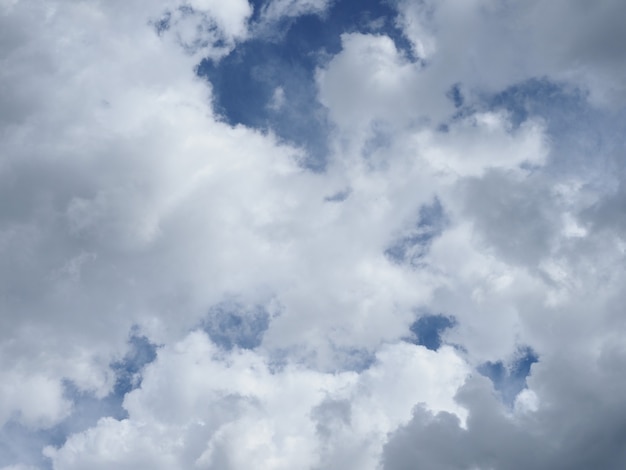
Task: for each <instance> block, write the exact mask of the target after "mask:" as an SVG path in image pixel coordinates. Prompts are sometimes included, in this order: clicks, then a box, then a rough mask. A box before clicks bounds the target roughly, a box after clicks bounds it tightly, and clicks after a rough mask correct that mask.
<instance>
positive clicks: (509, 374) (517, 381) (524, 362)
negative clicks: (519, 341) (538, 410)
mask: <svg viewBox="0 0 626 470" xmlns="http://www.w3.org/2000/svg"><path fill="white" fill-rule="evenodd" d="M536 362H539V357H538V356H537V354H536V353H535V352H534V351H533V350H532V349H531V348H529V347H524V348H520V349H519V351H518V354H517V355H516V358H515V360H514V361H513V362H512V363H511V364H510V365H508V366H507V365H506V364H505V363H504V362H503V361H497V362H485V363H484V364H482V365H481V366H479V367H478V372H480V373H481V374H482V375H484V376H485V377H488V378H489V379H491V381H492V383H493V386H494V388H495V389H496V391H498V393H499V394H500V397H501V399H502V401H503V402H504V403H505V404H507V405H508V406H513V404H514V402H515V398H516V397H517V395H518V394H519V393H520V392H521V391H522V390H524V389H525V388H526V386H527V385H526V378H527V377H528V375H529V374H530V370H531V366H532V365H533V364H534V363H536Z"/></svg>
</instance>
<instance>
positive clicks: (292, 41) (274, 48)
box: [197, 0, 414, 171]
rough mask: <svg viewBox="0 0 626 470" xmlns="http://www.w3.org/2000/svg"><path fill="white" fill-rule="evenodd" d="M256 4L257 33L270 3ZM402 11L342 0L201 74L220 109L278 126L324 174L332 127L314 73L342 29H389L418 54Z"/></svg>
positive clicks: (228, 115) (235, 118)
mask: <svg viewBox="0 0 626 470" xmlns="http://www.w3.org/2000/svg"><path fill="white" fill-rule="evenodd" d="M252 4H253V6H254V14H253V16H252V18H251V20H250V21H251V29H252V31H255V25H257V26H258V23H259V21H260V19H261V16H262V15H261V11H262V9H263V8H264V7H265V6H266V5H267V1H253V2H252ZM396 14H397V13H396V11H395V10H394V8H393V6H392V4H391V3H390V2H387V1H383V0H362V1H359V2H355V1H350V0H336V1H334V2H332V3H331V4H330V7H329V9H328V11H327V12H325V13H324V14H323V15H317V14H305V15H302V16H299V17H296V18H292V17H289V18H283V19H282V20H281V21H278V22H277V23H276V24H274V25H272V28H273V31H272V33H271V34H267V33H263V32H261V33H259V34H255V35H253V37H252V39H250V40H248V41H245V42H242V43H240V44H238V45H237V47H236V48H235V49H234V50H233V51H232V52H231V54H229V55H228V56H227V57H225V58H223V59H222V60H220V61H219V62H214V61H212V60H209V59H207V60H204V61H203V62H202V63H200V64H199V66H198V68H197V73H198V75H200V76H201V77H205V78H206V79H207V80H209V81H210V82H211V83H212V85H213V94H214V101H215V102H214V105H215V108H216V110H217V111H218V113H220V114H221V115H223V117H224V119H225V120H226V121H227V122H229V123H230V124H232V125H235V124H243V125H246V126H249V127H254V128H259V129H262V130H264V131H267V130H270V129H271V130H272V132H274V133H275V134H276V135H277V136H278V137H279V138H281V139H283V140H284V141H287V142H290V143H293V144H296V145H298V146H300V147H302V148H303V149H305V151H306V152H307V155H308V157H307V158H306V159H305V161H304V163H305V166H306V167H308V168H309V169H312V170H314V171H323V170H324V168H325V165H326V161H327V155H328V149H329V147H328V136H329V135H330V132H331V125H330V123H329V122H328V118H327V113H326V110H325V108H324V107H323V106H322V105H321V104H320V103H319V101H318V99H317V87H316V83H315V71H316V69H317V68H318V67H319V66H322V65H324V63H325V62H326V61H327V60H328V58H329V57H331V56H332V55H334V54H337V53H338V52H339V51H340V50H341V34H343V33H349V32H364V33H373V34H385V35H387V36H389V37H390V38H392V39H393V40H394V41H395V43H396V47H398V49H399V50H401V51H403V52H404V53H405V55H406V56H407V57H409V58H413V59H414V57H413V55H412V49H411V45H410V43H409V41H408V40H407V39H406V38H405V37H404V36H403V34H402V32H401V30H400V29H399V28H397V26H396V24H395V17H396Z"/></svg>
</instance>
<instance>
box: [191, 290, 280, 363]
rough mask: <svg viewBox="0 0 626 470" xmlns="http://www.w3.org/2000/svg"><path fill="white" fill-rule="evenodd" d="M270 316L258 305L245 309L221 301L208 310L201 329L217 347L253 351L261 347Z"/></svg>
mask: <svg viewBox="0 0 626 470" xmlns="http://www.w3.org/2000/svg"><path fill="white" fill-rule="evenodd" d="M269 322H270V315H269V313H268V312H267V311H266V310H265V309H264V308H263V307H261V306H255V307H253V308H246V307H245V306H243V305H241V304H239V303H237V302H234V301H226V302H222V303H220V304H218V305H216V306H215V307H213V308H211V310H210V312H209V314H208V315H207V317H206V318H205V319H204V321H203V322H202V329H203V330H204V331H205V332H206V333H207V334H208V335H209V337H210V338H211V341H213V342H214V343H215V344H216V345H218V346H219V347H221V348H223V349H225V350H227V351H230V350H232V349H233V348H241V349H255V348H257V347H258V346H260V345H261V342H262V341H263V335H264V333H265V331H266V330H267V328H268V327H269Z"/></svg>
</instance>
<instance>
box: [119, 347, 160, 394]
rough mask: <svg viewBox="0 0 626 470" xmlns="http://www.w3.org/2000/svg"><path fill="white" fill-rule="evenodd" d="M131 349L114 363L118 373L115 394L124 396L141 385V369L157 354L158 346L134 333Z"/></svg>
mask: <svg viewBox="0 0 626 470" xmlns="http://www.w3.org/2000/svg"><path fill="white" fill-rule="evenodd" d="M129 344H130V350H129V352H128V353H127V354H126V356H124V359H122V360H121V361H119V362H115V363H114V364H112V366H111V368H112V369H113V370H114V371H115V373H116V382H115V387H114V396H116V397H122V398H123V397H124V395H126V393H128V392H130V391H131V390H133V389H135V388H137V387H139V386H140V385H141V371H142V369H143V368H144V367H145V366H146V365H147V364H150V363H151V362H152V361H154V360H155V359H156V356H157V346H156V345H155V344H153V343H151V342H150V341H149V340H148V339H147V338H146V337H145V336H135V335H133V336H132V337H131V338H130V340H129Z"/></svg>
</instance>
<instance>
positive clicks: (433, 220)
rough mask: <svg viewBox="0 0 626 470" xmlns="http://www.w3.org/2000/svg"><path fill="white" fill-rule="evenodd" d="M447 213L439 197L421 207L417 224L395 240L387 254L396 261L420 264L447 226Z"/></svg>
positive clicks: (386, 251)
mask: <svg viewBox="0 0 626 470" xmlns="http://www.w3.org/2000/svg"><path fill="white" fill-rule="evenodd" d="M446 222H447V219H446V215H445V212H444V210H443V206H442V205H441V202H440V201H439V199H438V198H435V199H434V200H433V202H432V203H431V204H427V205H424V206H422V207H421V208H420V211H419V218H418V221H417V223H416V224H415V226H414V227H413V228H412V229H411V230H410V231H409V232H408V233H406V234H403V235H402V236H401V237H399V238H398V239H397V240H395V241H394V242H393V243H392V244H391V245H390V246H389V247H388V248H387V249H386V250H385V254H386V255H387V257H388V258H390V259H391V260H392V261H394V262H395V263H409V264H412V265H419V264H420V262H421V260H422V258H423V257H424V256H425V255H426V253H427V252H428V250H429V248H430V245H431V243H432V241H433V239H435V238H436V237H438V236H439V235H441V233H442V232H443V230H444V229H445V226H446Z"/></svg>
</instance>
